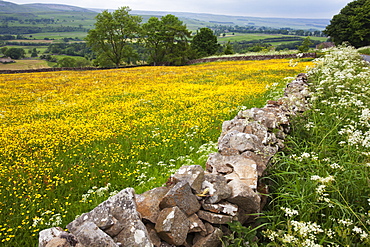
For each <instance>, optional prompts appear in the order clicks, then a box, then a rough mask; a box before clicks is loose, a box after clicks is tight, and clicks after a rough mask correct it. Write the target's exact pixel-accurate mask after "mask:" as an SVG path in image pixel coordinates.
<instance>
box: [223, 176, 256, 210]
mask: <svg viewBox="0 0 370 247" xmlns="http://www.w3.org/2000/svg"><path fill="white" fill-rule="evenodd" d="M228 185H229V186H230V188H231V196H230V197H228V198H227V201H229V202H231V203H235V204H236V205H238V206H239V208H241V209H243V210H245V211H246V212H248V213H252V212H259V210H260V202H261V198H260V197H259V196H258V195H257V194H256V193H255V192H254V191H253V190H252V189H251V188H250V187H249V186H248V185H246V184H245V183H243V182H242V181H240V180H232V181H231V182H230V183H229V184H228Z"/></svg>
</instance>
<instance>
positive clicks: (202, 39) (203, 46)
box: [191, 27, 220, 57]
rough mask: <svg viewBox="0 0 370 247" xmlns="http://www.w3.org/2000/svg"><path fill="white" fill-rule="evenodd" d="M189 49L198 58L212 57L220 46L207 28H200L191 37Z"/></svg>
mask: <svg viewBox="0 0 370 247" xmlns="http://www.w3.org/2000/svg"><path fill="white" fill-rule="evenodd" d="M191 47H192V48H193V49H194V50H195V51H196V52H197V55H198V57H206V56H211V55H214V54H215V53H216V52H217V51H218V49H219V47H220V45H219V44H218V43H217V36H216V35H214V34H213V31H212V30H211V29H209V28H207V27H204V28H201V29H200V30H199V32H198V31H197V34H196V35H195V36H194V37H193V40H192V42H191Z"/></svg>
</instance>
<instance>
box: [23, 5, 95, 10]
mask: <svg viewBox="0 0 370 247" xmlns="http://www.w3.org/2000/svg"><path fill="white" fill-rule="evenodd" d="M23 6H26V7H31V8H36V9H37V10H38V12H40V11H76V12H94V11H91V10H88V9H84V8H80V7H75V6H70V5H64V4H44V3H31V4H23Z"/></svg>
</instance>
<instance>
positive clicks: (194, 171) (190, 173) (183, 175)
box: [172, 165, 204, 193]
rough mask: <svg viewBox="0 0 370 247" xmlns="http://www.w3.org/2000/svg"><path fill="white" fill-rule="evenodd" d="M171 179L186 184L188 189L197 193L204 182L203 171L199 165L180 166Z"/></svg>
mask: <svg viewBox="0 0 370 247" xmlns="http://www.w3.org/2000/svg"><path fill="white" fill-rule="evenodd" d="M172 177H173V178H174V179H175V180H178V181H185V182H188V183H189V185H190V187H191V188H192V189H193V190H194V191H195V192H197V193H199V192H200V190H201V188H202V183H203V181H204V170H203V168H202V167H201V166H199V165H191V166H182V167H181V168H180V169H179V170H178V171H177V172H176V173H175V174H173V176H172Z"/></svg>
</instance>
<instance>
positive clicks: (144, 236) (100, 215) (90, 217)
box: [67, 188, 151, 247]
mask: <svg viewBox="0 0 370 247" xmlns="http://www.w3.org/2000/svg"><path fill="white" fill-rule="evenodd" d="M85 222H93V223H95V224H96V225H97V226H98V227H99V228H100V229H102V230H105V231H107V232H108V233H110V236H111V237H114V238H115V240H116V241H117V242H121V241H123V240H124V243H122V246H131V247H133V246H151V243H150V241H149V237H148V232H147V231H146V228H145V225H144V223H143V222H142V221H141V218H140V215H139V213H138V212H137V208H136V203H135V191H134V190H133V189H132V188H127V189H124V190H122V191H120V192H119V193H118V194H116V195H114V196H112V197H111V198H109V199H108V200H106V201H105V202H103V203H101V204H99V205H98V206H97V207H96V208H94V209H93V210H92V211H90V212H88V213H85V214H82V215H81V216H80V217H78V218H77V219H76V220H74V221H72V222H71V223H69V224H68V225H67V228H68V230H69V231H70V232H71V233H72V234H75V235H76V231H78V230H79V229H80V227H81V225H82V224H84V223H85ZM112 226H114V228H113V229H114V230H112V229H110V228H111V227H112Z"/></svg>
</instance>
